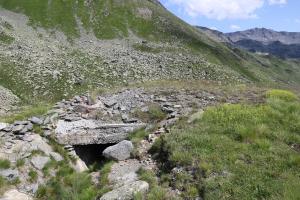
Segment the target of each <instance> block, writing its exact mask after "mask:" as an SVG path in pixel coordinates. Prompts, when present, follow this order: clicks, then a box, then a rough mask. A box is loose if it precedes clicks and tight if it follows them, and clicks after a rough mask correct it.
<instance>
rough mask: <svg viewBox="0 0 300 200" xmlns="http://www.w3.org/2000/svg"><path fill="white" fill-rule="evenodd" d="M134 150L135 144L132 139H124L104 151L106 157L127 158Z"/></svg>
mask: <svg viewBox="0 0 300 200" xmlns="http://www.w3.org/2000/svg"><path fill="white" fill-rule="evenodd" d="M132 151H133V144H132V142H130V141H127V140H124V141H122V142H120V143H118V144H116V145H113V146H110V147H108V148H106V149H105V150H104V151H103V155H104V156H105V157H106V158H110V159H114V160H126V159H128V158H130V153H131V152H132Z"/></svg>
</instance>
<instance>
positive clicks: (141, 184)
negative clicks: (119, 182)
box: [100, 181, 149, 200]
mask: <svg viewBox="0 0 300 200" xmlns="http://www.w3.org/2000/svg"><path fill="white" fill-rule="evenodd" d="M148 190H149V184H148V183H147V182H145V181H135V182H132V183H130V184H128V185H124V186H122V187H120V188H117V189H114V190H112V191H110V192H108V193H106V194H104V195H103V196H102V197H101V198H100V200H131V199H133V198H134V195H135V194H137V193H140V194H142V195H145V194H146V193H147V192H148Z"/></svg>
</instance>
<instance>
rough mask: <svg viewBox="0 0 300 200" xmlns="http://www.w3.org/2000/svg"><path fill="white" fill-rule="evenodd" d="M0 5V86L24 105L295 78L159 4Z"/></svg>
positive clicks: (14, 2)
mask: <svg viewBox="0 0 300 200" xmlns="http://www.w3.org/2000/svg"><path fill="white" fill-rule="evenodd" d="M0 6H1V7H2V8H1V10H0V17H1V23H0V27H1V42H0V43H1V48H0V61H1V65H0V70H1V73H0V84H1V85H2V86H3V87H6V88H7V89H10V90H11V91H12V92H13V93H14V94H15V95H17V96H18V97H20V98H21V100H22V101H25V102H34V101H40V100H45V101H52V102H55V101H56V100H60V99H62V98H64V97H67V96H72V95H73V94H76V93H81V92H84V91H87V90H91V89H94V88H99V87H107V86H111V85H113V84H127V83H131V82H141V81H149V80H158V79H206V80H214V81H221V82H224V83H226V82H227V83H228V82H230V83H231V82H257V81H269V82H274V80H275V81H278V82H284V81H285V82H287V81H286V80H289V81H290V82H294V79H293V78H291V79H285V77H284V78H282V74H283V75H285V74H287V73H286V72H285V71H284V70H281V69H280V70H279V71H276V70H274V68H272V64H270V63H268V61H264V62H265V63H263V64H264V65H267V66H271V67H270V68H269V69H266V68H263V67H262V65H263V64H262V62H261V61H260V60H257V59H248V55H244V54H245V53H243V52H238V51H234V50H233V49H230V48H228V47H227V46H225V45H223V44H221V43H218V42H215V41H213V40H211V39H210V38H209V37H207V36H206V35H205V34H203V33H200V32H199V31H197V30H196V29H195V28H194V27H191V26H190V25H188V24H186V23H184V22H183V21H181V20H180V19H178V18H176V17H175V16H174V15H172V14H171V13H169V12H168V11H167V10H166V9H165V8H164V7H162V5H161V4H160V3H159V2H157V1H148V0H137V1H117V0H114V1H88V0H80V1H57V0H56V1H39V2H36V1H32V0H30V1H26V2H22V1H17V0H10V1H7V0H1V1H0ZM292 70H293V69H292ZM294 75H295V76H297V73H294ZM282 79H283V80H284V81H282ZM295 80H297V79H295Z"/></svg>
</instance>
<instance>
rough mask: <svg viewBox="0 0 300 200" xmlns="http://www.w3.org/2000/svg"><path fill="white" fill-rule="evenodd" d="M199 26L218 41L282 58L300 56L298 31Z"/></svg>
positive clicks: (299, 35) (299, 34)
mask: <svg viewBox="0 0 300 200" xmlns="http://www.w3.org/2000/svg"><path fill="white" fill-rule="evenodd" d="M197 28H198V29H200V30H201V31H202V32H204V33H206V34H207V35H208V36H209V37H211V38H212V39H214V40H216V41H219V42H224V43H228V44H230V45H232V46H236V47H239V48H242V49H245V50H247V51H251V52H258V53H266V54H272V55H274V56H277V57H280V58H300V33H297V32H276V31H273V30H271V29H265V28H254V29H249V30H246V31H238V32H233V33H222V32H219V31H216V30H211V29H209V28H205V27H197Z"/></svg>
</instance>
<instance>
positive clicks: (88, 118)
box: [0, 88, 219, 199]
mask: <svg viewBox="0 0 300 200" xmlns="http://www.w3.org/2000/svg"><path fill="white" fill-rule="evenodd" d="M218 98H219V97H218V96H217V95H215V94H211V93H208V92H204V91H200V92H190V91H183V90H182V91H174V90H163V89H154V90H149V91H148V90H145V89H142V88H135V89H126V90H121V91H119V92H116V93H114V94H102V95H100V96H97V97H96V98H94V99H93V98H91V97H90V96H89V95H84V96H75V97H74V98H72V99H70V100H63V101H61V102H58V103H57V104H55V105H54V106H53V108H52V109H51V110H49V111H48V112H47V114H46V115H44V116H39V117H32V118H30V119H28V120H25V121H16V122H14V123H12V124H7V123H0V140H1V141H3V145H1V147H0V158H1V159H8V160H9V161H10V162H11V163H12V166H11V167H10V168H9V169H5V170H0V175H1V176H3V177H5V178H7V179H14V178H18V179H19V180H20V184H19V185H18V186H17V189H18V191H19V192H23V193H26V194H31V195H32V194H34V193H35V192H36V191H37V189H38V186H40V185H42V184H45V182H46V181H47V178H45V177H44V176H43V172H42V170H43V168H44V167H45V166H46V165H47V163H49V162H50V161H51V160H54V161H57V162H61V161H63V159H64V158H63V157H62V156H61V155H60V154H58V153H57V152H54V151H53V149H52V147H51V146H50V145H49V141H48V139H47V138H54V139H55V140H56V141H57V142H58V143H61V144H62V145H63V146H64V148H65V149H66V150H67V152H68V155H69V156H70V157H72V158H75V159H76V162H75V164H73V165H74V166H73V167H74V168H75V169H76V170H77V171H78V172H82V171H86V170H87V169H88V168H87V166H86V164H85V163H84V162H83V161H82V160H81V159H80V158H79V156H78V155H77V154H76V151H75V149H74V145H92V144H93V145H94V144H97V145H104V144H106V145H107V144H111V145H112V146H110V147H108V148H106V149H105V150H104V151H103V155H104V156H105V157H107V158H109V159H113V160H116V161H118V162H117V163H116V164H115V165H114V166H113V169H112V172H111V173H110V176H109V177H110V182H111V184H112V186H113V190H112V191H111V192H109V193H107V194H105V195H104V196H103V197H101V199H132V197H133V194H135V193H137V192H140V193H146V192H147V191H148V189H149V184H148V183H146V182H143V181H140V180H138V176H137V174H136V172H137V171H138V169H139V168H140V167H143V168H146V169H151V170H155V169H156V168H157V166H156V163H155V161H154V160H152V158H151V156H150V155H149V154H148V150H149V148H150V147H151V145H152V144H153V143H154V141H155V140H156V139H157V138H158V137H160V135H161V134H164V133H166V132H168V129H169V127H170V126H171V125H172V124H174V123H175V122H176V121H177V120H178V119H179V118H180V117H182V116H188V115H189V114H190V113H191V112H193V109H194V108H197V109H199V108H204V107H207V106H209V105H213V104H214V103H216V101H217V99H218ZM152 105H157V106H156V109H159V110H161V112H163V113H165V117H164V119H162V120H161V121H160V122H159V123H158V126H159V127H158V128H157V129H156V130H155V131H154V132H153V133H151V134H150V135H149V136H148V138H145V140H143V141H142V142H141V144H139V146H137V147H134V146H133V144H132V143H131V142H130V141H127V140H126V139H127V138H128V136H129V135H130V134H131V133H132V132H134V131H135V130H138V129H141V128H145V129H151V128H152V123H151V122H149V121H147V120H146V121H145V119H143V118H141V116H143V115H145V114H149V112H150V110H151V106H152ZM137 113H139V114H137ZM141 113H142V114H141ZM143 113H144V114H143ZM140 115H141V116H140ZM36 127H39V129H41V130H42V133H40V134H41V135H39V134H37V133H34V132H35V128H36ZM134 148H137V150H138V151H139V156H140V157H139V160H137V159H131V158H130V157H131V153H132V151H133V149H134ZM101 154H102V152H99V155H101ZM20 159H23V160H24V162H25V163H24V165H23V166H22V168H21V169H22V170H20V169H19V168H18V167H17V166H16V163H17V162H18V160H20ZM32 169H34V170H36V171H37V174H38V178H37V180H36V181H34V182H33V183H31V182H29V181H28V180H29V175H28V173H29V171H30V170H32ZM52 175H55V172H53V173H52Z"/></svg>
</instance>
